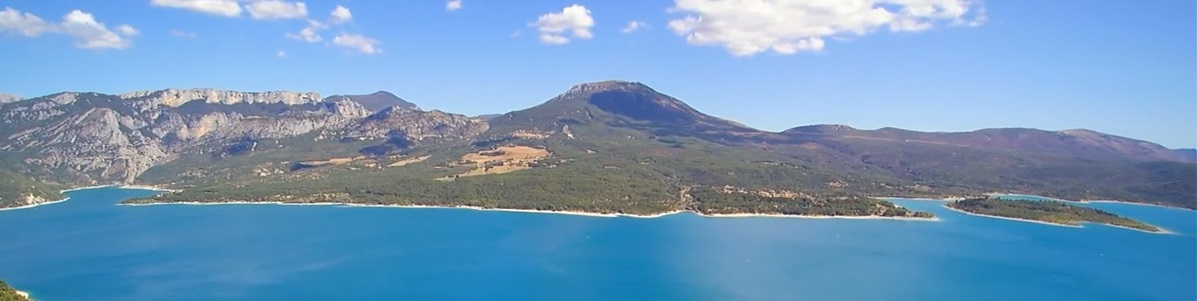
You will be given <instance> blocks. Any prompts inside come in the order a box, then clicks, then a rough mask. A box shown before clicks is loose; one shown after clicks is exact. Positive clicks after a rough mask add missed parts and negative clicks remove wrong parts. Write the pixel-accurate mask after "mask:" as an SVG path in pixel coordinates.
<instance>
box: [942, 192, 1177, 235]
mask: <svg viewBox="0 0 1197 301" xmlns="http://www.w3.org/2000/svg"><path fill="white" fill-rule="evenodd" d="M945 206H946V207H948V208H949V209H953V210H957V211H961V212H964V213H969V214H975V215H984V216H991V217H1002V218H1010V219H1018V220H1026V221H1033V222H1043V223H1050V224H1057V225H1065V226H1080V225H1081V223H1096V224H1105V225H1110V226H1115V227H1122V228H1130V229H1135V230H1141V231H1147V232H1154V233H1164V232H1165V231H1164V230H1163V229H1160V228H1158V227H1155V226H1152V225H1148V224H1145V223H1143V222H1140V221H1136V220H1133V219H1129V218H1125V217H1122V216H1118V215H1117V214H1113V213H1110V212H1108V211H1104V210H1100V209H1094V208H1088V207H1081V206H1075V205H1070V204H1067V203H1064V202H1060V201H1049V200H1019V199H999V198H996V197H987V198H969V199H963V200H958V201H952V202H948V203H947V204H946V205H945Z"/></svg>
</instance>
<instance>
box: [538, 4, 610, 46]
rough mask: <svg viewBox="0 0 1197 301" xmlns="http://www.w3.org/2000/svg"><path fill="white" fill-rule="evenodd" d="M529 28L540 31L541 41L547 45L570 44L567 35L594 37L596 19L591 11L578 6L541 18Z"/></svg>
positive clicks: (582, 37) (585, 37)
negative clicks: (592, 29) (592, 30)
mask: <svg viewBox="0 0 1197 301" xmlns="http://www.w3.org/2000/svg"><path fill="white" fill-rule="evenodd" d="M528 26H530V27H536V29H537V30H538V31H540V41H541V42H543V43H545V44H565V43H569V38H567V37H565V34H566V33H572V35H573V37H575V38H579V39H590V38H593V37H594V34H593V33H591V32H590V29H591V28H593V27H594V18H593V17H591V16H590V10H589V9H586V7H585V6H581V5H577V4H574V5H571V6H569V7H566V8H565V9H562V10H561V12H559V13H548V14H545V15H543V16H540V18H537V19H536V22H533V23H531V24H529V25H528Z"/></svg>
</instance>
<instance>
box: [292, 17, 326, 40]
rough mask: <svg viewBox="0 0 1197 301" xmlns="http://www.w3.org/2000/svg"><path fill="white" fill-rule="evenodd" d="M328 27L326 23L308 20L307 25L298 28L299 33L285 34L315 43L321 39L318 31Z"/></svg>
mask: <svg viewBox="0 0 1197 301" xmlns="http://www.w3.org/2000/svg"><path fill="white" fill-rule="evenodd" d="M325 28H328V24H324V23H321V22H320V21H316V20H308V26H306V27H304V28H303V29H301V30H299V33H288V34H287V35H286V36H287V38H290V39H296V40H300V41H304V42H308V43H315V42H319V41H321V40H323V38H321V37H320V33H318V31H320V30H322V29H325Z"/></svg>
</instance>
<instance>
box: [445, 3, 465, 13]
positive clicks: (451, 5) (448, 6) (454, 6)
mask: <svg viewBox="0 0 1197 301" xmlns="http://www.w3.org/2000/svg"><path fill="white" fill-rule="evenodd" d="M459 9H461V0H449V2H447V3H445V10H447V11H455V10H459Z"/></svg>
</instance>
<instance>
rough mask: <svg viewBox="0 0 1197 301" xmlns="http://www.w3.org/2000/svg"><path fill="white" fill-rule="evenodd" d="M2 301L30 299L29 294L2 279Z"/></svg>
mask: <svg viewBox="0 0 1197 301" xmlns="http://www.w3.org/2000/svg"><path fill="white" fill-rule="evenodd" d="M0 301H30V299H29V295H28V294H26V293H24V292H21V291H18V290H16V289H13V288H12V287H9V286H8V283H4V281H3V280H0Z"/></svg>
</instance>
